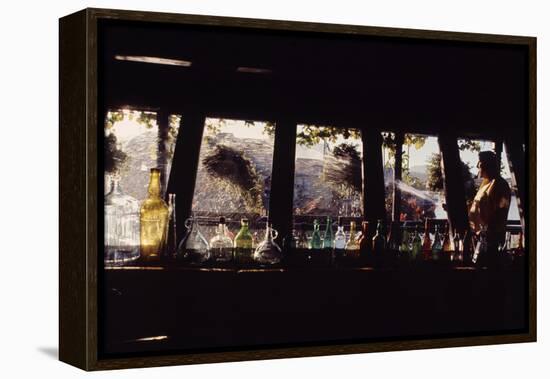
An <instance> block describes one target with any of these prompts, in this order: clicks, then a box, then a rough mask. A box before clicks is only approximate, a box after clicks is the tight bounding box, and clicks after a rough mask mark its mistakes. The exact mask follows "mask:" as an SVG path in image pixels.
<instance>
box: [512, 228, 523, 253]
mask: <svg viewBox="0 0 550 379" xmlns="http://www.w3.org/2000/svg"><path fill="white" fill-rule="evenodd" d="M523 245H524V244H523V230H520V231H519V236H518V244H517V247H516V251H515V252H514V257H517V258H518V259H519V258H522V257H523V256H524V255H525V248H524V247H523Z"/></svg>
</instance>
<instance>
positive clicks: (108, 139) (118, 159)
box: [103, 133, 128, 174]
mask: <svg viewBox="0 0 550 379" xmlns="http://www.w3.org/2000/svg"><path fill="white" fill-rule="evenodd" d="M103 147H104V152H103V157H104V158H103V165H104V168H105V172H107V173H109V174H115V173H117V172H118V171H119V170H120V168H121V167H122V166H123V165H124V163H125V162H126V160H127V159H128V156H127V154H126V153H125V152H124V151H122V149H120V146H118V143H117V138H116V136H115V135H114V133H109V134H107V135H106V136H105V142H104V144H103Z"/></svg>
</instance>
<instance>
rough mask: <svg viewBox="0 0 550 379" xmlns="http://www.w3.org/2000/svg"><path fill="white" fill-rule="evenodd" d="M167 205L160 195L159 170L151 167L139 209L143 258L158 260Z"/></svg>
mask: <svg viewBox="0 0 550 379" xmlns="http://www.w3.org/2000/svg"><path fill="white" fill-rule="evenodd" d="M167 222H168V205H166V203H165V202H164V200H163V199H162V198H161V197H160V170H159V169H156V168H152V169H151V178H150V180H149V189H148V196H147V198H146V199H145V200H144V201H143V202H142V204H141V209H140V224H141V228H140V230H141V233H140V241H141V257H142V259H144V260H150V261H152V260H158V259H160V255H161V252H162V249H163V245H164V241H165V239H166V229H167V228H166V224H167Z"/></svg>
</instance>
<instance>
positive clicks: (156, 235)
mask: <svg viewBox="0 0 550 379" xmlns="http://www.w3.org/2000/svg"><path fill="white" fill-rule="evenodd" d="M174 201H175V197H174V195H171V196H170V197H169V203H170V206H169V205H168V204H166V202H165V201H164V200H163V199H162V197H161V190H160V170H159V169H156V168H154V169H151V176H150V180H149V187H148V196H147V198H146V199H145V200H143V202H142V203H141V205H140V204H139V202H138V201H137V200H136V199H134V198H133V197H131V196H129V195H126V194H124V193H123V192H122V189H121V188H120V181H119V179H118V178H117V177H113V178H112V179H111V190H110V191H109V193H108V194H107V195H105V203H104V207H105V234H104V236H105V241H104V243H105V263H107V264H120V263H125V262H129V261H133V260H135V259H137V258H139V257H142V258H143V259H144V260H156V259H159V258H160V255H161V251H162V249H163V248H164V247H165V246H166V245H167V244H168V243H169V242H170V241H171V239H174V238H176V237H175V235H174V234H173V233H170V232H171V231H172V229H173V230H175V207H174ZM169 220H170V222H171V224H170V226H169V225H168V222H169ZM172 221H173V222H172Z"/></svg>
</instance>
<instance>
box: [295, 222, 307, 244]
mask: <svg viewBox="0 0 550 379" xmlns="http://www.w3.org/2000/svg"><path fill="white" fill-rule="evenodd" d="M296 247H297V248H298V249H307V248H309V242H308V240H307V235H306V232H305V231H304V227H303V225H300V228H299V229H298V242H297V246H296Z"/></svg>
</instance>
